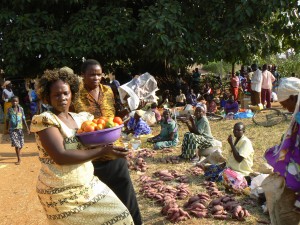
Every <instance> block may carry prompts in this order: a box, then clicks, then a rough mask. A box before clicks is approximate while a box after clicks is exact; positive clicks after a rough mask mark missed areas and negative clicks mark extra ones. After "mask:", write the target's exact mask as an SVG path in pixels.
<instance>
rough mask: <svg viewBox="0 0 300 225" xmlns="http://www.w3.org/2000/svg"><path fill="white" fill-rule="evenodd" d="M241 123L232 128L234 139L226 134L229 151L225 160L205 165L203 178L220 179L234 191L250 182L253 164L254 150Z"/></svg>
mask: <svg viewBox="0 0 300 225" xmlns="http://www.w3.org/2000/svg"><path fill="white" fill-rule="evenodd" d="M244 133H245V126H244V124H243V123H236V124H235V125H234V128H233V134H234V136H235V138H236V139H235V141H233V138H232V135H229V136H228V139H227V141H228V143H229V145H230V147H231V153H230V155H229V157H228V159H227V162H224V163H222V164H216V165H210V166H208V167H205V168H204V170H205V173H204V176H205V179H207V180H211V181H222V182H223V184H224V185H225V186H226V187H228V188H229V189H231V190H232V191H234V192H243V191H244V189H245V188H247V187H248V185H250V183H251V178H250V176H249V175H250V174H251V173H252V172H253V171H252V166H253V155H254V150H253V147H252V143H251V141H250V140H249V139H248V138H247V137H246V136H245V135H244Z"/></svg>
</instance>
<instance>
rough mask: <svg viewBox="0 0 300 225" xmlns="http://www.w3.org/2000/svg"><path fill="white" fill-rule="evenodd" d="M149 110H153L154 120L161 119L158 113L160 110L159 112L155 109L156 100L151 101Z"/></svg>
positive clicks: (158, 120)
mask: <svg viewBox="0 0 300 225" xmlns="http://www.w3.org/2000/svg"><path fill="white" fill-rule="evenodd" d="M151 111H152V112H154V114H155V119H156V122H157V123H159V122H160V120H161V115H160V112H159V111H158V109H157V104H156V102H153V103H152V104H151Z"/></svg>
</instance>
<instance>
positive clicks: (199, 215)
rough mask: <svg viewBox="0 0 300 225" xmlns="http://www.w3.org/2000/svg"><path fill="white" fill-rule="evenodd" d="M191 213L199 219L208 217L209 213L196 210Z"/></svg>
mask: <svg viewBox="0 0 300 225" xmlns="http://www.w3.org/2000/svg"><path fill="white" fill-rule="evenodd" d="M191 213H192V214H193V215H195V216H196V217H197V218H203V217H205V216H206V215H207V212H201V211H196V210H192V211H191Z"/></svg>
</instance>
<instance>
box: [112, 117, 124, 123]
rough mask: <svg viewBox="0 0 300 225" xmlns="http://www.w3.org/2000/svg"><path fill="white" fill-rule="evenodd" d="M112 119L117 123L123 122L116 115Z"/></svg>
mask: <svg viewBox="0 0 300 225" xmlns="http://www.w3.org/2000/svg"><path fill="white" fill-rule="evenodd" d="M113 121H114V122H115V123H117V124H119V125H121V124H123V120H122V119H121V117H118V116H116V117H115V118H114V120H113Z"/></svg>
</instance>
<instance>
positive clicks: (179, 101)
mask: <svg viewBox="0 0 300 225" xmlns="http://www.w3.org/2000/svg"><path fill="white" fill-rule="evenodd" d="M185 104H186V97H185V94H184V93H182V90H181V89H180V90H179V93H178V95H177V96H176V106H177V107H178V106H185Z"/></svg>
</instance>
